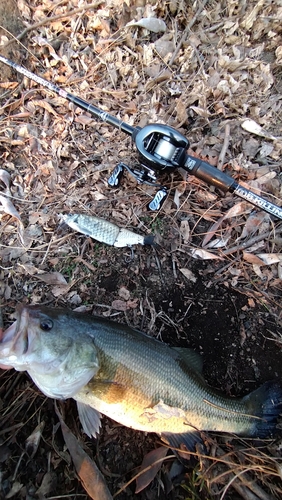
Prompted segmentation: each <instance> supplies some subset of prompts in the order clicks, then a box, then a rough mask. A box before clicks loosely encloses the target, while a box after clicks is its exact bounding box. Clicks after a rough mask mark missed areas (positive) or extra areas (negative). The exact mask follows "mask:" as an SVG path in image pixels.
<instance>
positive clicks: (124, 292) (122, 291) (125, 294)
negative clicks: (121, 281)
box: [118, 286, 130, 301]
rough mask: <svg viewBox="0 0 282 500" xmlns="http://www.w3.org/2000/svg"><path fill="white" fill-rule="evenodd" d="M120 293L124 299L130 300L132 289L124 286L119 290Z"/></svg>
mask: <svg viewBox="0 0 282 500" xmlns="http://www.w3.org/2000/svg"><path fill="white" fill-rule="evenodd" d="M118 294H119V296H120V297H121V298H122V299H123V300H126V301H127V300H129V299H130V291H129V290H127V288H125V286H122V287H121V288H120V289H119V291H118Z"/></svg>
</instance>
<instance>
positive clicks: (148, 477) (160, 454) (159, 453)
mask: <svg viewBox="0 0 282 500" xmlns="http://www.w3.org/2000/svg"><path fill="white" fill-rule="evenodd" d="M167 452H168V447H167V446H160V447H159V448H156V449H155V450H152V451H150V452H149V453H147V455H145V456H144V458H143V462H142V464H141V466H140V470H139V474H140V473H141V472H142V471H143V470H144V473H143V474H141V475H140V476H138V477H137V478H136V490H135V494H137V493H140V491H142V490H144V488H146V486H148V484H150V483H151V482H152V481H153V479H154V478H155V476H156V474H157V473H158V472H159V470H160V468H161V466H162V464H163V462H162V460H161V459H162V458H165V457H166V455H167Z"/></svg>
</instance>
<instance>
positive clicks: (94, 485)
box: [55, 404, 113, 500]
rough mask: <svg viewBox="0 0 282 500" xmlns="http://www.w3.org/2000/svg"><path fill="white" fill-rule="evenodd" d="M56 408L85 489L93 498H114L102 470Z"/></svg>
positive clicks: (105, 499) (103, 499) (109, 499)
mask: <svg viewBox="0 0 282 500" xmlns="http://www.w3.org/2000/svg"><path fill="white" fill-rule="evenodd" d="M55 410H56V414H57V416H58V418H59V420H60V424H61V428H62V433H63V436H64V440H65V443H66V446H67V448H68V450H69V452H70V455H71V458H72V461H73V463H74V466H75V469H76V472H77V474H78V476H79V478H80V480H81V483H82V486H83V487H84V489H85V491H86V492H87V494H88V495H89V496H90V498H92V499H93V500H112V499H113V497H112V495H111V493H110V492H109V490H108V487H107V485H106V483H105V480H104V478H103V476H102V474H101V472H100V471H99V469H98V467H97V466H96V464H95V462H93V460H91V459H90V458H89V456H88V455H87V454H86V453H85V451H84V450H83V449H82V448H81V446H80V445H79V443H78V440H77V439H76V437H75V436H74V435H73V434H72V432H71V431H70V429H69V428H68V427H67V425H66V424H65V422H64V421H63V419H62V416H61V414H60V412H59V410H58V408H57V404H55Z"/></svg>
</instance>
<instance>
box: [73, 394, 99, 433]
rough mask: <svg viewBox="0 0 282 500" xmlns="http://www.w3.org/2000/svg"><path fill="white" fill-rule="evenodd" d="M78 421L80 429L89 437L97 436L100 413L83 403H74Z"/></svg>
mask: <svg viewBox="0 0 282 500" xmlns="http://www.w3.org/2000/svg"><path fill="white" fill-rule="evenodd" d="M76 404H77V411H78V416H79V420H80V422H81V425H82V428H83V430H84V432H85V434H87V436H89V437H94V438H95V437H96V436H97V434H99V431H100V427H101V415H100V413H99V412H98V411H97V410H95V408H92V406H89V405H87V404H84V403H79V402H78V401H77V402H76Z"/></svg>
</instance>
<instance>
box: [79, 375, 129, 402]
mask: <svg viewBox="0 0 282 500" xmlns="http://www.w3.org/2000/svg"><path fill="white" fill-rule="evenodd" d="M86 389H87V391H90V392H91V393H92V394H94V395H95V396H96V397H98V398H99V399H103V401H104V402H105V403H108V404H115V403H120V402H121V401H123V400H124V398H125V394H126V387H125V386H124V385H122V384H119V383H117V382H113V381H111V380H96V379H95V378H94V379H93V380H91V381H90V382H89V383H88V384H87V386H86Z"/></svg>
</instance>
